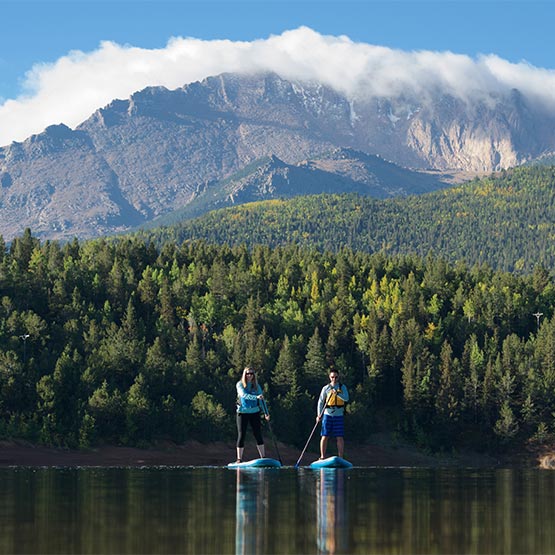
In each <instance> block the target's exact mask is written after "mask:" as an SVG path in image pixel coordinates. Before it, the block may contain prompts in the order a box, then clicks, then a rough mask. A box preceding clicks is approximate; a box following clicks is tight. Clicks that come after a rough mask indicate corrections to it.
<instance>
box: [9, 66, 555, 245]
mask: <svg viewBox="0 0 555 555" xmlns="http://www.w3.org/2000/svg"><path fill="white" fill-rule="evenodd" d="M554 123H555V121H554V118H553V116H549V115H546V114H545V113H544V112H542V111H541V110H540V109H536V108H534V105H533V104H532V103H530V102H529V101H528V100H527V99H526V98H525V97H524V96H523V95H522V94H520V93H519V92H518V91H513V93H512V94H511V95H509V96H508V97H499V98H491V97H490V98H484V99H483V100H480V101H476V103H475V104H473V105H468V104H467V103H466V102H464V101H463V100H460V99H457V98H455V97H454V96H452V95H447V94H444V93H440V92H438V94H437V98H433V99H429V98H428V99H421V98H414V97H403V96H401V97H398V98H389V99H383V98H381V99H379V98H373V99H362V98H360V99H352V98H347V97H346V96H345V95H343V94H341V93H339V92H337V91H334V90H332V89H330V88H327V87H325V86H323V85H321V84H318V83H304V82H300V81H298V82H291V81H287V80H284V79H282V78H280V77H279V76H277V75H275V74H263V75H239V74H224V75H220V76H217V77H211V78H208V79H205V80H204V81H202V82H195V83H191V84H187V85H185V86H184V87H182V88H180V89H176V90H173V91H170V90H167V89H165V88H163V87H150V88H147V89H144V90H143V91H140V92H137V93H135V94H133V95H132V96H131V97H130V98H129V99H128V100H114V101H113V102H112V103H110V104H109V105H108V106H106V107H104V108H102V109H99V110H98V111H96V112H95V113H94V114H93V115H92V116H91V117H90V118H89V119H87V120H86V121H85V122H83V123H82V124H81V125H79V126H78V127H77V129H75V130H71V129H69V128H68V127H66V126H64V125H56V126H51V127H49V128H47V129H46V130H45V131H44V132H43V133H41V134H38V135H33V136H31V137H29V138H28V139H27V140H25V141H23V142H22V143H12V144H11V145H8V146H6V147H3V148H0V233H1V234H3V235H4V237H5V238H6V239H8V240H9V239H10V238H11V237H13V236H14V235H17V234H18V233H20V232H21V230H22V229H23V228H24V227H26V226H27V227H31V228H32V230H33V233H34V234H35V235H37V236H39V237H43V238H69V237H72V236H74V235H77V236H79V237H82V238H86V237H92V236H97V235H102V234H108V233H113V232H117V231H122V230H126V229H129V228H131V227H133V226H137V225H139V224H142V223H145V222H149V221H151V220H153V219H155V218H157V217H160V216H162V215H165V214H168V213H169V212H172V211H174V210H176V209H180V208H183V207H185V206H186V205H188V204H189V203H190V202H191V201H192V200H194V199H195V200H196V202H199V200H198V199H199V197H201V196H202V195H203V194H205V193H206V191H210V193H211V194H212V193H213V191H214V189H213V185H214V184H216V183H218V182H220V183H221V182H226V180H229V179H230V178H231V177H232V176H234V175H236V174H237V173H238V172H244V171H245V168H248V167H249V166H251V165H252V164H253V163H256V161H260V160H263V159H268V158H271V157H272V156H274V157H276V159H279V160H281V161H282V162H283V163H284V164H288V165H290V166H297V168H298V170H293V168H290V170H291V171H293V172H295V171H298V172H299V174H300V173H301V171H302V168H301V165H300V163H301V162H302V161H315V162H314V163H313V165H312V166H311V167H310V168H309V167H307V168H306V169H311V171H312V172H313V173H310V174H308V173H306V172H305V173H306V174H307V175H308V176H312V177H315V176H317V175H318V174H317V173H316V171H317V170H321V171H324V172H327V174H329V173H332V174H334V175H333V177H332V176H330V175H326V174H322V175H321V176H322V177H324V175H326V177H332V178H333V181H334V185H333V186H334V187H335V186H337V185H338V184H345V185H348V184H349V183H351V182H352V181H353V179H352V176H353V175H354V174H356V173H357V172H358V171H359V170H358V169H357V168H360V164H359V162H355V165H354V166H353V168H351V169H345V168H344V169H343V170H342V171H339V170H338V169H336V170H334V171H331V172H328V170H327V167H328V165H329V164H327V162H324V160H325V157H326V153H330V152H334V151H336V150H337V149H338V148H347V149H354V150H356V151H359V152H361V153H365V154H367V155H375V156H380V157H381V158H383V159H384V160H389V161H391V162H392V163H395V164H397V165H398V166H403V167H406V168H409V167H410V168H413V169H420V170H423V169H426V168H433V169H435V170H440V171H449V172H451V171H466V172H471V173H476V172H489V171H492V170H498V169H502V168H507V167H510V166H514V165H518V164H521V163H524V162H526V161H527V160H531V159H534V158H537V157H539V156H542V155H544V156H547V155H549V153H553V152H555V146H554V141H555V134H554V133H553V129H554V128H555V125H554ZM317 160H320V162H316V161H317ZM336 162H337V161H336ZM311 163H312V162H311ZM318 164H320V166H318ZM330 164H331V162H330ZM332 165H333V164H332ZM344 165H346V164H344ZM335 166H336V168H337V167H338V164H337V163H335ZM390 169H394V168H393V167H391V168H390ZM272 171H274V173H275V176H276V183H277V180H278V178H277V175H278V173H279V171H280V170H277V169H275V168H274V170H272ZM395 172H397V173H398V171H397V170H395ZM289 173H291V172H289ZM349 176H350V177H349ZM354 181H356V180H354ZM435 181H436V182H437V176H436V177H435ZM433 182H434V180H431V182H430V183H433ZM351 185H352V183H351ZM281 186H283V187H285V185H280V187H281ZM331 186H332V185H330V184H324V185H323V188H324V189H326V188H330V187H331ZM238 187H239V189H241V187H242V185H241V184H238ZM244 187H246V189H245V190H254V189H253V187H254V186H253V187H251V186H247V185H246V184H244ZM295 187H296V186H295ZM303 187H304V185H302V184H301V188H300V189H298V191H297V192H298V193H299V194H302V193H304V192H308V191H304V190H303ZM430 187H431V188H433V187H434V185H433V184H432V185H430ZM255 188H256V187H255ZM380 189H381V193H380V194H382V193H383V191H385V190H391V191H394V190H401V189H402V188H401V189H399V183H398V180H397V181H391V182H389V178H388V177H387V176H382V178H381V185H380V186H379V187H378V188H375V189H374V191H375V192H378V191H379V190H380ZM241 190H243V189H241ZM348 190H352V189H348ZM224 197H225V194H224ZM208 204H209V202H208Z"/></svg>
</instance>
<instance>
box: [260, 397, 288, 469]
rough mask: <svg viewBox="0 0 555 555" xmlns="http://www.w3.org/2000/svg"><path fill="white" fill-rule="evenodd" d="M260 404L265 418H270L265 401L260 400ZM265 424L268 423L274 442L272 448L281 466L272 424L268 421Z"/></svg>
mask: <svg viewBox="0 0 555 555" xmlns="http://www.w3.org/2000/svg"><path fill="white" fill-rule="evenodd" d="M260 404H261V405H262V411H263V412H264V414H265V415H266V416H270V412H269V411H268V405H267V404H266V401H265V399H261V403H260ZM266 422H268V426H269V428H270V433H271V434H272V439H273V440H274V447H275V449H276V453H277V456H278V459H279V462H280V463H281V464H283V462H282V460H281V457H280V455H279V449H278V446H277V441H276V436H275V434H274V430H273V428H272V423H271V422H270V421H269V420H267V421H266Z"/></svg>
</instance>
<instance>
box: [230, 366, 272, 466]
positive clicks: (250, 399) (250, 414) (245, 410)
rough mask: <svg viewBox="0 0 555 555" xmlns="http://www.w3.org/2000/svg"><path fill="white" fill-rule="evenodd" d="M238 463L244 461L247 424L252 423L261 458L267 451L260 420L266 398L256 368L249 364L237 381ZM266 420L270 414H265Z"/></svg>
mask: <svg viewBox="0 0 555 555" xmlns="http://www.w3.org/2000/svg"><path fill="white" fill-rule="evenodd" d="M236 388H237V463H240V462H242V461H243V451H244V448H245V433H246V431H247V426H248V425H249V423H250V425H251V428H252V431H253V433H254V437H255V439H256V448H257V449H258V453H259V454H260V458H262V459H263V458H264V457H265V454H266V451H265V448H264V440H263V439H262V426H261V422H260V403H259V401H263V400H264V396H263V395H262V388H261V387H260V384H259V383H258V381H257V380H256V374H255V372H254V370H253V369H252V368H251V367H250V366H247V367H246V368H245V369H244V370H243V375H242V377H241V379H240V380H239V381H238V382H237V385H236ZM264 418H265V419H266V420H270V415H269V414H264Z"/></svg>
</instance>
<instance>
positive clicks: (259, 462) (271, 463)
mask: <svg viewBox="0 0 555 555" xmlns="http://www.w3.org/2000/svg"><path fill="white" fill-rule="evenodd" d="M280 466H281V463H280V462H279V461H277V460H276V459H268V458H264V459H253V460H252V461H244V462H240V463H234V462H233V463H229V464H228V465H227V467H228V468H278V467H280Z"/></svg>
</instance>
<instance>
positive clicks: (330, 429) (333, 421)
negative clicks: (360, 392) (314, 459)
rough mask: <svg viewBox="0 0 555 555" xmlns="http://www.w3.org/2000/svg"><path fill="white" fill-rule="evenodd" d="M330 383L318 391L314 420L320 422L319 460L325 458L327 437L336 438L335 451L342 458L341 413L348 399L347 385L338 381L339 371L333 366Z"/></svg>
mask: <svg viewBox="0 0 555 555" xmlns="http://www.w3.org/2000/svg"><path fill="white" fill-rule="evenodd" d="M329 378H330V383H329V384H326V385H325V386H324V387H323V388H322V391H321V392H320V397H319V398H318V407H317V409H316V422H320V421H321V422H322V432H321V436H322V437H321V439H320V460H323V459H325V457H326V449H327V446H328V439H329V438H330V437H335V438H336V439H337V453H338V455H339V456H340V457H341V458H343V452H344V450H345V441H344V435H345V430H344V424H343V415H344V413H345V404H346V403H347V402H348V401H349V392H348V391H347V387H346V386H345V385H344V384H342V383H341V382H340V381H339V373H338V372H337V371H336V370H334V369H333V368H332V369H331V370H330V373H329Z"/></svg>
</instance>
